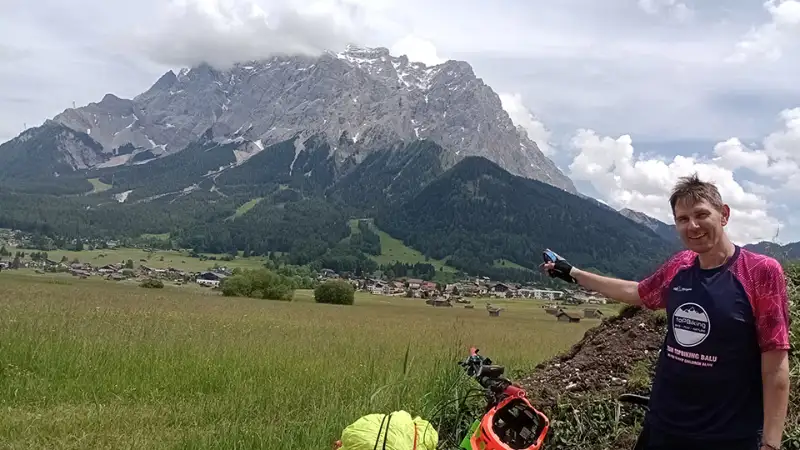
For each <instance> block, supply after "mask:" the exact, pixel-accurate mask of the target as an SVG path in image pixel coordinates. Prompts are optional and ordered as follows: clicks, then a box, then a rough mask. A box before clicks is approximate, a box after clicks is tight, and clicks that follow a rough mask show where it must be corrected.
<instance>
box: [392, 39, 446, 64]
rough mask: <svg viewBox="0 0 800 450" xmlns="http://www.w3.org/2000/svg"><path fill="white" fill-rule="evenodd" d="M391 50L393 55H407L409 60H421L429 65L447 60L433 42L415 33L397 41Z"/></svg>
mask: <svg viewBox="0 0 800 450" xmlns="http://www.w3.org/2000/svg"><path fill="white" fill-rule="evenodd" d="M390 51H391V53H392V54H393V55H398V56H400V55H406V56H407V57H408V59H409V61H415V62H421V63H423V64H425V65H428V66H435V65H438V64H441V63H443V62H445V61H446V60H445V59H443V58H441V57H440V56H439V54H438V52H437V51H436V46H435V45H433V42H431V41H429V40H427V39H423V38H420V37H419V36H415V35H413V34H411V35H408V36H406V37H404V38H403V39H400V40H399V41H397V42H395V44H394V45H392V48H391V49H390Z"/></svg>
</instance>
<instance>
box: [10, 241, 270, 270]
mask: <svg viewBox="0 0 800 450" xmlns="http://www.w3.org/2000/svg"><path fill="white" fill-rule="evenodd" d="M151 236H158V235H151ZM10 250H11V251H23V252H26V253H31V252H36V251H38V250H30V249H22V248H20V249H17V248H12V249H10ZM64 256H66V257H67V259H68V260H69V261H72V260H73V259H77V260H78V261H80V262H82V263H90V264H92V265H93V266H103V265H106V264H114V263H120V262H125V261H127V260H129V259H130V260H133V265H134V267H139V266H140V265H142V264H144V265H145V266H147V267H152V268H155V269H167V268H169V267H174V268H176V269H180V270H186V271H190V272H201V271H204V270H208V269H209V268H211V267H213V266H214V264H219V265H220V266H224V267H228V268H230V269H235V268H237V267H241V268H243V269H257V268H259V267H263V266H264V259H263V258H243V257H239V258H236V259H235V260H233V261H220V260H216V261H211V260H208V261H203V260H201V259H199V258H192V257H190V256H189V254H188V252H177V251H166V250H157V251H154V252H152V253H150V252H146V251H144V250H141V249H136V248H118V249H103V250H84V251H80V252H72V251H68V250H53V251H49V252H47V257H48V259H50V260H53V261H60V260H61V258H63V257H64ZM216 256H222V255H216ZM162 258H163V259H162ZM142 260H144V261H142Z"/></svg>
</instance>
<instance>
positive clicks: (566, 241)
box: [375, 157, 673, 279]
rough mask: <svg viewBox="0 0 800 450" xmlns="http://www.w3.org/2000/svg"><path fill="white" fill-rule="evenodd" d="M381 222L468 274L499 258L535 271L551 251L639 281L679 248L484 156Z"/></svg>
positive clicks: (458, 167)
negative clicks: (548, 249) (545, 255)
mask: <svg viewBox="0 0 800 450" xmlns="http://www.w3.org/2000/svg"><path fill="white" fill-rule="evenodd" d="M375 223H376V224H377V225H378V226H379V227H380V228H381V229H383V230H384V231H386V232H388V233H390V234H391V235H392V236H395V237H397V238H399V239H401V240H402V241H403V242H404V243H405V244H406V245H409V246H411V247H413V248H416V249H418V250H420V251H422V252H423V253H424V254H426V255H428V256H430V257H432V258H436V259H443V260H447V263H448V265H451V266H453V267H456V268H459V269H462V270H465V271H468V272H488V271H491V269H492V268H496V267H497V261H500V260H508V261H511V262H512V263H515V264H518V265H521V266H523V267H527V268H529V269H536V267H537V266H538V265H539V264H540V262H541V260H542V256H541V252H542V250H543V249H545V248H548V247H549V248H553V249H555V250H556V251H557V252H558V253H559V254H561V255H563V256H564V257H565V258H567V259H569V260H570V261H571V262H572V263H574V264H576V265H578V266H579V267H584V268H595V269H598V270H600V271H601V272H605V273H614V274H616V275H618V276H622V277H627V278H631V279H636V278H638V277H641V276H643V275H645V274H646V273H647V272H648V271H649V270H652V269H654V268H655V267H656V265H657V264H659V263H661V262H663V260H664V259H665V258H666V257H668V256H669V255H670V254H671V253H672V250H673V249H672V246H671V245H670V244H669V243H668V242H666V241H665V240H664V239H662V238H661V237H659V236H658V235H656V234H655V233H652V232H651V231H650V230H649V229H648V228H645V227H643V226H640V225H638V224H636V223H634V222H632V221H630V220H628V219H626V218H624V217H621V216H620V215H619V214H618V213H617V212H615V211H612V210H608V209H606V208H603V207H601V206H598V205H597V204H596V203H595V202H592V201H589V200H586V199H583V198H580V197H578V196H575V195H571V194H569V193H566V192H564V191H562V190H560V189H556V188H554V187H552V186H550V185H548V184H546V183H541V182H539V181H536V180H530V179H526V178H522V177H519V176H515V175H512V174H510V173H508V172H507V171H505V170H503V169H502V168H501V167H500V166H498V165H497V164H495V163H494V162H491V161H489V160H487V159H485V158H480V157H468V158H465V159H464V160H462V161H460V162H459V163H458V164H456V165H455V166H454V167H453V168H451V169H449V170H448V171H447V172H445V173H444V174H443V175H442V176H440V177H439V178H437V179H436V180H435V181H433V182H431V183H429V184H428V185H427V186H426V187H425V188H424V189H423V190H422V191H420V192H419V193H418V194H417V195H416V196H414V197H413V198H411V199H410V200H408V201H407V202H404V203H403V204H402V205H401V206H399V207H398V208H396V209H393V210H392V211H388V212H386V213H385V214H382V215H380V216H378V218H377V220H376V222H375Z"/></svg>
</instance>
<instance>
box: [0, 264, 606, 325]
mask: <svg viewBox="0 0 800 450" xmlns="http://www.w3.org/2000/svg"><path fill="white" fill-rule="evenodd" d="M26 256H27V258H24V259H21V260H19V261H13V262H12V261H2V260H0V271H2V270H8V269H32V270H34V271H35V272H36V273H40V274H44V273H69V274H71V275H72V276H74V277H77V278H80V279H86V278H89V277H101V278H103V279H106V280H109V281H125V280H130V281H136V282H145V281H147V280H159V281H161V282H167V283H172V284H174V285H185V284H190V283H195V284H197V285H199V286H203V287H207V288H209V289H215V290H216V289H219V286H220V284H221V283H222V282H224V280H225V279H226V278H227V277H229V276H231V275H232V274H233V271H232V270H231V269H230V268H228V267H221V266H220V265H219V263H215V264H214V266H213V267H209V268H207V270H204V271H197V272H195V271H187V270H182V269H178V268H174V267H167V268H155V267H150V266H149V265H148V264H147V263H148V262H149V261H148V260H147V259H142V260H140V261H139V262H138V263H134V262H133V261H132V260H127V261H121V262H119V263H111V264H96V265H95V264H92V263H88V262H80V261H78V260H72V261H69V260H68V259H67V258H66V257H64V258H62V259H61V260H60V261H54V260H52V259H49V258H47V254H46V253H44V252H41V253H40V252H33V253H29V254H27V255H26ZM101 256H102V255H101ZM0 259H2V258H0ZM332 279H333V280H337V279H338V280H343V281H346V282H348V283H350V284H351V285H352V286H353V287H354V289H355V290H356V291H359V292H365V293H369V294H372V295H380V296H390V297H405V298H412V299H421V300H424V301H425V303H426V304H427V305H430V306H433V307H454V306H460V307H463V308H466V309H474V307H475V305H474V304H473V300H474V299H498V300H539V301H543V303H542V304H541V307H542V308H544V309H545V310H546V311H547V313H549V314H552V315H553V316H555V317H556V319H557V320H559V321H564V322H571V323H575V322H580V320H581V319H582V318H602V316H603V312H602V311H601V310H600V309H599V308H598V306H599V305H605V304H607V303H609V300H608V299H606V298H604V297H603V296H601V295H599V294H598V293H595V292H591V291H587V290H585V289H582V288H580V287H576V288H571V289H563V290H553V289H545V288H542V287H537V286H534V285H527V284H520V283H509V282H502V281H493V280H491V279H489V278H488V277H465V278H464V279H462V280H460V281H458V282H454V283H447V284H443V283H436V282H433V281H426V280H423V279H417V278H399V279H393V280H387V279H386V278H385V277H380V276H372V277H356V276H354V275H353V274H351V273H341V274H339V273H337V272H335V271H333V270H331V269H322V270H320V271H319V272H318V273H317V276H316V281H317V282H323V281H326V280H332ZM580 306H584V308H583V314H578V313H576V312H574V308H577V307H580ZM485 307H486V309H487V311H488V313H489V315H490V316H493V317H496V316H499V315H500V314H501V312H502V311H504V309H505V308H502V307H497V306H494V305H492V304H491V303H486V304H485ZM566 308H573V311H567V310H566Z"/></svg>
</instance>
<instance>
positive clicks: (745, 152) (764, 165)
mask: <svg viewBox="0 0 800 450" xmlns="http://www.w3.org/2000/svg"><path fill="white" fill-rule="evenodd" d="M780 117H781V119H782V120H783V128H782V129H780V130H778V131H775V132H773V133H770V134H769V135H768V136H767V137H766V138H764V140H763V142H762V147H763V148H761V149H751V148H749V147H748V146H746V145H744V144H743V143H742V142H741V141H740V140H739V139H737V138H731V139H728V140H727V141H724V142H720V143H718V144H717V145H716V146H715V147H714V155H716V157H715V158H714V159H713V161H714V162H715V163H716V164H719V165H720V166H722V167H725V168H727V169H729V170H737V169H748V170H751V171H753V172H755V173H757V174H758V175H762V176H765V177H769V178H770V179H771V180H772V181H773V182H775V183H779V184H780V188H781V189H786V190H798V191H800V186H798V185H797V184H795V183H793V181H794V180H797V179H798V177H799V176H800V108H794V109H786V110H783V111H781V114H780Z"/></svg>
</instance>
